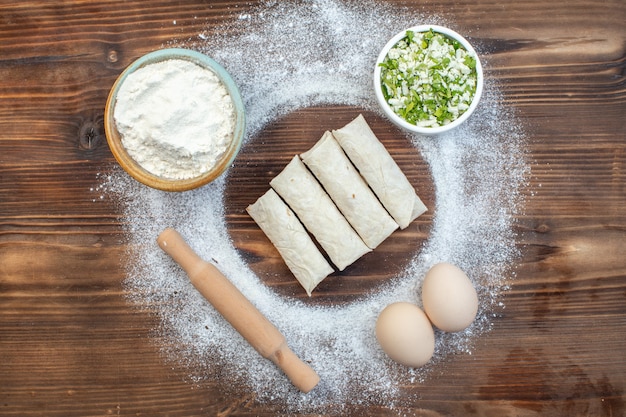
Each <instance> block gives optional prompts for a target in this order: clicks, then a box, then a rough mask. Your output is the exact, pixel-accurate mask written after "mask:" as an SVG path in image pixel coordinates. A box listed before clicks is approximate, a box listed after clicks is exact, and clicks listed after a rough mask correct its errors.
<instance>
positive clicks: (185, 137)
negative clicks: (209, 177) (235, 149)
mask: <svg viewBox="0 0 626 417" xmlns="http://www.w3.org/2000/svg"><path fill="white" fill-rule="evenodd" d="M114 118H115V124H116V127H117V130H118V132H119V133H120V136H121V138H122V145H124V148H125V149H126V151H127V152H128V154H129V155H130V156H131V157H132V158H133V159H134V160H135V161H137V162H138V163H139V164H140V165H141V166H142V167H143V168H144V169H146V170H147V171H149V172H151V173H152V174H154V175H157V176H159V177H162V178H168V179H176V180H182V179H188V178H195V177H198V176H200V175H202V174H204V173H205V172H208V171H210V170H211V169H212V168H213V167H214V166H215V165H216V164H217V162H218V161H219V159H220V157H221V156H222V155H223V154H224V152H226V150H227V149H228V146H229V145H230V142H231V141H232V139H233V132H234V123H235V118H234V106H233V101H232V99H231V97H230V95H229V94H228V91H227V90H226V87H225V86H224V85H223V84H222V82H221V81H220V80H219V78H218V77H217V75H216V74H215V73H214V72H212V71H211V70H209V69H206V68H203V67H201V66H199V65H197V64H194V63H193V62H190V61H187V60H184V59H168V60H165V61H160V62H156V63H152V64H149V65H146V66H144V67H141V68H139V69H138V70H136V71H134V72H133V73H131V74H130V75H128V77H127V78H126V80H125V81H124V83H123V84H122V85H121V87H120V89H119V91H118V93H117V100H116V103H115V110H114Z"/></svg>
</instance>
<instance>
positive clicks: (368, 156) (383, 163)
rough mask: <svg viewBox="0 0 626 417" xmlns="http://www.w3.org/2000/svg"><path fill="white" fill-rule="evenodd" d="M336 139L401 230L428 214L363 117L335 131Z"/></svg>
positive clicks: (360, 116)
mask: <svg viewBox="0 0 626 417" xmlns="http://www.w3.org/2000/svg"><path fill="white" fill-rule="evenodd" d="M333 136H334V137H335V139H336V140H337V142H339V145H341V147H342V148H343V150H344V151H345V153H346V154H347V155H348V158H350V160H351V161H352V163H353V164H354V166H355V167H356V168H357V169H358V170H359V173H360V174H361V175H362V176H363V178H365V181H367V183H368V185H369V186H370V187H371V188H372V190H373V191H374V193H375V194H376V196H377V197H378V199H379V200H380V202H381V203H382V204H383V206H384V207H385V208H386V209H387V211H388V212H389V214H391V217H393V219H394V220H395V221H396V222H397V223H398V224H399V225H400V228H401V229H405V228H406V227H407V226H408V225H409V224H410V223H411V222H412V221H413V220H415V219H416V218H417V217H418V216H420V215H421V214H423V213H424V212H426V210H427V209H426V206H425V205H424V203H422V200H420V198H419V197H418V195H417V193H416V192H415V189H414V188H413V186H412V185H411V183H410V182H409V180H408V179H407V178H406V176H405V175H404V173H403V172H402V170H401V169H400V167H399V166H398V164H396V162H395V161H394V160H393V158H392V157H391V155H389V152H388V151H387V149H385V146H384V145H383V144H382V143H381V142H380V141H379V140H378V138H377V137H376V135H375V134H374V132H372V129H371V128H370V127H369V125H368V124H367V122H366V121H365V118H364V117H363V115H362V114H360V115H359V116H358V117H357V118H356V119H354V120H353V121H351V122H350V123H348V124H347V125H345V126H344V127H342V128H341V129H338V130H333Z"/></svg>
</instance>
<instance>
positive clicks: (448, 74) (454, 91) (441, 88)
mask: <svg viewBox="0 0 626 417" xmlns="http://www.w3.org/2000/svg"><path fill="white" fill-rule="evenodd" d="M379 65H380V66H381V86H382V92H383V96H384V97H385V100H386V101H387V103H388V104H389V106H391V108H392V110H393V111H394V112H395V113H396V114H397V115H399V116H400V117H402V118H403V119H404V120H406V121H407V122H409V123H411V124H414V125H416V126H420V127H437V126H444V125H446V124H448V123H450V122H452V121H454V120H456V119H457V118H459V116H461V115H462V114H463V113H465V111H466V110H467V109H468V108H469V106H470V104H471V102H472V99H473V98H474V95H475V94H476V84H477V71H476V57H474V56H472V55H470V54H469V53H468V52H467V51H466V50H465V48H464V47H463V46H462V45H461V44H460V43H459V42H458V41H455V40H453V39H450V38H448V37H447V36H445V35H443V34H441V33H438V32H435V31H433V30H429V31H428V32H418V33H415V32H413V31H410V30H407V31H406V36H405V37H404V38H402V39H401V40H400V41H398V43H396V45H395V46H394V47H393V48H391V49H390V50H389V52H388V53H387V56H386V57H385V59H384V61H383V62H381V63H380V64H379Z"/></svg>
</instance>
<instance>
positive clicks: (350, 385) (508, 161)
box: [101, 0, 528, 415]
mask: <svg viewBox="0 0 626 417" xmlns="http://www.w3.org/2000/svg"><path fill="white" fill-rule="evenodd" d="M233 13H234V16H235V18H234V20H233V21H231V22H230V23H229V24H231V25H232V26H233V28H229V27H225V28H223V27H217V28H216V27H209V29H208V30H207V33H206V34H204V33H202V34H199V35H198V37H197V38H195V39H194V40H188V41H186V42H185V43H184V44H183V45H180V44H178V45H176V46H185V47H189V48H195V49H198V50H200V51H201V52H204V53H206V54H207V55H209V56H212V57H214V58H215V59H217V60H219V62H221V63H222V64H223V65H224V66H225V67H226V69H227V70H228V71H229V73H230V74H231V75H232V76H233V78H234V79H235V81H236V82H237V84H238V86H239V87H240V91H241V93H242V96H243V98H244V101H245V105H246V111H247V115H248V130H247V131H248V133H247V136H246V137H245V141H246V142H248V143H251V144H252V146H253V145H254V142H253V141H254V140H255V138H257V137H258V134H259V132H261V131H262V130H263V129H264V128H265V127H266V126H267V125H268V123H271V122H272V121H274V120H277V119H279V118H280V117H282V116H283V115H285V114H288V113H290V112H292V111H296V110H298V109H302V108H306V107H310V106H319V105H324V104H337V105H347V106H353V107H354V109H355V116H356V115H357V114H358V113H359V112H360V111H362V109H365V110H369V111H374V112H379V106H378V105H377V104H376V99H375V97H374V92H373V87H372V72H373V65H374V62H375V60H376V57H377V56H378V53H379V51H380V49H381V48H382V47H383V45H384V44H385V43H386V42H387V40H388V39H389V38H390V37H391V36H393V35H394V34H395V33H397V32H398V31H399V30H401V29H402V28H406V27H410V26H412V25H415V24H417V23H432V24H442V23H443V25H444V26H450V25H449V24H445V22H442V20H441V19H437V18H434V17H433V16H430V15H425V14H420V12H417V11H416V10H413V9H405V8H401V9H395V8H392V7H390V6H388V5H385V4H384V3H376V2H369V1H365V2H342V1H339V0H311V1H307V2H291V1H284V2H276V1H268V2H261V3H260V4H259V5H258V6H257V7H254V8H252V9H246V11H245V12H244V13H241V14H239V15H237V10H236V9H233ZM355 28H358V30H355ZM452 28H453V29H454V27H452ZM233 33H236V34H241V35H233ZM464 33H465V32H464ZM363 34H365V35H363ZM477 49H478V52H479V53H480V52H481V51H480V50H479V48H477ZM483 62H484V63H485V71H486V72H487V73H488V72H489V61H488V59H487V60H484V61H483ZM504 103H506V100H504V98H503V97H502V93H501V92H500V89H499V87H498V85H496V84H495V83H494V81H493V78H490V77H488V82H487V83H486V85H485V92H484V95H483V99H482V101H481V105H480V106H479V107H478V109H477V111H476V113H474V114H473V115H472V117H471V118H470V120H468V121H467V122H466V124H464V125H463V126H461V127H459V128H458V129H456V130H454V131H452V132H449V133H447V134H444V135H441V136H439V137H436V138H426V137H420V136H408V137H407V144H412V145H413V146H415V147H416V149H417V150H418V151H419V152H420V153H421V155H422V157H423V158H424V160H425V161H426V163H427V164H428V167H429V169H430V170H431V175H432V178H433V182H434V184H433V185H434V188H435V205H436V207H434V208H433V209H432V211H433V213H435V214H434V218H433V224H432V228H431V232H430V236H429V237H428V240H427V241H426V243H425V244H424V245H423V246H420V247H414V248H407V251H408V253H410V254H411V256H412V259H411V262H410V264H409V266H408V267H407V268H406V270H404V271H402V272H401V273H400V274H398V276H396V277H394V278H393V279H391V280H390V281H389V282H388V284H387V285H385V286H383V287H382V288H380V290H379V291H377V292H374V293H372V294H370V295H368V296H367V297H365V298H363V299H362V300H358V301H355V302H352V303H349V304H340V305H334V306H310V305H306V304H304V303H302V302H299V301H297V300H293V299H286V298H284V297H281V296H279V295H277V294H276V293H275V292H273V291H272V289H271V288H269V287H268V286H266V285H265V284H264V283H263V282H261V280H260V279H259V278H258V277H257V276H256V275H255V274H254V272H253V271H252V270H251V269H250V267H249V266H248V265H247V264H246V262H245V261H244V260H243V259H242V258H241V256H240V255H239V254H238V252H237V250H236V248H234V247H233V244H232V242H231V240H230V238H229V234H228V229H227V227H226V221H225V218H224V201H223V200H224V190H225V186H226V178H227V176H223V177H221V178H220V179H218V180H217V181H215V182H213V183H211V184H209V185H208V186H205V187H202V188H201V189H198V190H193V191H190V192H187V193H175V194H172V193H165V192H160V191H157V190H153V189H150V188H148V187H142V186H141V185H140V184H136V183H135V182H133V181H131V180H129V179H128V177H127V176H125V175H123V172H122V171H121V170H119V171H116V172H114V173H113V175H112V176H110V177H107V178H105V179H104V180H103V185H102V187H101V190H102V191H104V192H105V194H103V195H105V196H110V197H112V198H115V200H116V202H118V203H119V205H120V210H121V213H122V215H123V221H122V224H123V225H124V227H125V233H126V236H127V239H128V247H129V252H128V256H127V262H126V265H125V266H126V274H127V277H126V280H125V281H124V286H125V289H126V291H127V293H128V295H129V299H130V301H131V302H133V303H134V304H135V305H136V306H137V307H139V308H143V309H146V310H147V311H149V312H154V313H156V314H157V316H158V317H159V319H160V326H159V327H158V328H156V329H154V333H155V341H157V342H158V343H159V347H160V348H161V349H162V351H163V354H164V357H165V358H166V360H168V361H169V362H170V363H172V364H173V365H175V366H183V367H185V368H186V369H188V370H189V371H188V372H189V378H190V380H191V381H194V382H198V383H199V384H200V385H202V382H203V380H205V379H207V380H209V381H220V382H219V383H220V385H221V386H222V387H223V389H224V390H225V391H228V392H233V393H234V395H237V396H239V397H241V395H242V391H244V392H246V391H250V392H253V393H254V397H255V398H256V399H257V400H258V401H263V402H269V403H274V404H276V407H277V409H280V410H281V412H284V413H285V414H289V413H297V412H301V413H311V414H335V415H346V414H347V411H346V412H342V411H345V410H354V409H355V408H358V407H368V406H379V407H384V408H386V409H388V408H393V407H398V406H402V405H406V404H409V405H411V404H412V405H415V402H416V401H417V399H416V398H415V397H407V390H406V389H404V388H403V385H405V384H410V385H412V386H413V387H415V386H419V384H428V377H429V375H430V374H431V373H432V372H433V371H436V372H445V364H446V361H447V360H457V356H456V355H454V354H458V358H459V359H458V360H462V357H463V356H465V355H468V354H473V355H475V356H478V355H480V352H476V351H474V350H473V344H474V340H476V338H477V337H478V336H480V335H484V334H486V333H487V332H488V331H489V329H490V328H491V326H492V323H493V321H494V317H495V316H497V315H498V314H499V312H501V310H502V308H504V306H503V305H502V297H501V295H502V292H503V291H504V290H506V285H507V282H508V280H510V279H512V278H513V277H514V274H515V262H516V260H517V259H518V256H519V253H518V249H517V247H516V235H515V232H514V229H513V226H514V222H515V216H516V215H518V214H519V212H520V210H521V208H522V206H523V191H522V189H523V187H524V186H525V180H526V175H527V174H528V165H527V163H526V161H525V150H524V146H525V133H524V131H523V129H522V128H521V127H520V122H519V120H518V119H517V117H516V115H515V114H514V113H513V112H512V111H511V110H510V109H509V108H507V107H506V106H505V105H504ZM251 141H252V142H251ZM409 146H410V145H409ZM254 198H256V196H254V197H253V199H254ZM167 226H170V227H175V228H177V229H178V230H179V231H180V232H181V234H182V235H183V236H184V237H185V238H186V239H187V240H188V242H189V244H190V245H191V246H192V247H193V248H194V249H195V250H196V251H197V252H198V254H199V255H200V256H202V257H203V258H205V259H207V260H213V261H214V262H216V264H217V265H218V266H219V268H220V269H221V270H222V271H223V272H224V273H225V275H226V276H227V277H228V278H229V279H230V280H231V281H232V282H233V283H234V284H235V285H236V286H237V287H238V288H239V289H240V290H241V291H242V293H243V294H244V295H245V296H246V297H248V298H249V299H250V300H251V301H252V303H254V304H255V306H256V307H257V308H258V309H259V310H260V311H261V312H262V313H263V314H265V315H266V316H267V317H268V318H269V319H270V321H272V322H273V323H274V324H275V325H276V326H277V327H278V328H279V330H280V331H281V332H283V334H284V335H285V336H286V338H287V340H288V343H289V345H290V347H292V349H293V350H294V352H295V353H296V354H298V356H300V357H301V358H302V359H304V360H306V361H307V362H309V363H310V364H311V366H312V367H313V368H314V369H315V370H316V372H318V374H319V375H320V376H321V378H322V381H321V383H320V385H318V387H316V388H315V389H314V390H313V391H311V392H310V393H309V394H306V395H304V394H302V393H300V392H299V391H298V390H297V389H295V388H294V387H293V386H292V385H291V384H290V382H289V381H288V380H287V378H286V377H285V376H284V375H283V374H281V372H280V371H279V370H278V369H277V368H276V367H275V366H274V365H273V364H272V363H271V362H270V361H268V360H266V359H263V358H262V357H261V356H260V355H259V354H258V353H257V352H256V351H255V350H254V349H253V348H252V347H250V346H249V345H248V344H247V343H246V342H245V341H244V340H243V338H242V337H241V336H239V335H238V334H237V333H236V332H235V331H234V330H233V329H232V328H231V327H230V325H228V323H226V322H225V321H224V320H223V319H222V318H221V317H220V316H219V314H217V313H216V311H215V310H214V309H213V308H212V307H211V306H210V305H208V303H207V302H206V300H204V299H203V298H202V296H201V295H200V294H198V292H197V291H196V290H195V288H193V286H192V285H191V284H190V283H189V280H188V279H187V277H186V276H185V274H184V272H182V270H180V268H178V267H177V266H176V265H174V264H173V262H172V261H171V259H169V257H168V256H167V255H166V254H164V253H163V252H162V251H161V250H160V249H159V248H158V246H157V244H156V237H157V235H158V234H159V233H160V232H161V231H162V230H163V229H164V228H165V227H167ZM444 261H445V262H451V263H454V264H456V265H457V266H459V267H460V268H462V269H463V270H464V271H465V272H466V273H467V274H468V276H469V277H470V278H471V279H472V281H473V282H474V284H475V285H476V287H477V291H478V296H479V300H480V306H479V313H478V317H477V319H476V321H475V322H474V323H473V324H472V325H471V326H470V327H469V328H468V329H466V330H465V331H463V332H459V333H437V334H436V348H435V356H434V358H433V360H432V361H431V363H430V364H429V365H427V366H425V367H422V368H418V369H409V368H405V367H402V366H399V365H397V364H394V363H393V362H392V361H391V360H390V359H388V358H387V357H386V356H385V355H384V353H383V352H382V351H381V349H380V348H379V346H378V344H377V342H376V339H375V334H374V326H375V321H376V317H377V315H378V313H380V311H381V310H382V309H383V308H384V307H385V306H386V305H387V304H389V303H391V302H396V301H409V302H414V303H417V304H418V305H419V304H420V302H419V289H420V287H421V279H422V277H423V276H424V274H425V272H426V271H427V270H428V269H429V267H430V266H431V265H433V264H434V263H437V262H444ZM222 382H223V384H222ZM418 390H419V388H418V389H417V390H415V391H413V392H418ZM343 407H346V408H345V409H344V408H343Z"/></svg>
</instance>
